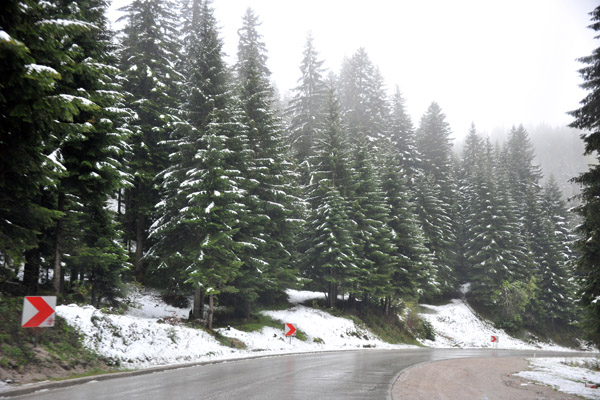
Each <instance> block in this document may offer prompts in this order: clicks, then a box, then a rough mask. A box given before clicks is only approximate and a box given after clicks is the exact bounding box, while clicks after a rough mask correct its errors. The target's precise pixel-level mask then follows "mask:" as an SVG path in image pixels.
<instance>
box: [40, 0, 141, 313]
mask: <svg viewBox="0 0 600 400" xmlns="http://www.w3.org/2000/svg"><path fill="white" fill-rule="evenodd" d="M105 8H106V4H105V2H104V1H101V0H81V1H77V2H71V1H60V2H55V3H53V4H52V5H51V6H50V8H49V9H50V10H51V16H50V18H47V19H44V20H43V21H41V23H40V24H39V29H40V31H41V32H42V36H44V37H45V40H46V41H47V42H48V43H50V44H51V45H52V46H55V48H56V49H58V50H59V51H60V53H61V55H62V57H61V58H60V59H57V60H54V61H53V62H50V63H49V66H50V67H52V68H54V69H55V70H56V71H58V72H59V73H60V75H61V80H60V81H58V82H57V85H56V86H55V88H54V89H55V91H54V95H53V96H52V99H56V101H57V102H58V103H57V105H58V104H60V103H62V104H63V109H62V112H63V113H62V114H61V115H60V117H59V118H57V119H55V120H53V121H52V124H53V125H52V126H51V127H50V129H52V131H53V132H54V135H55V138H54V139H55V140H54V141H51V142H50V144H49V145H50V146H52V147H53V148H54V154H55V155H56V158H57V159H59V160H60V161H61V164H62V165H63V167H64V170H63V171H62V173H61V176H60V178H59V181H58V184H57V186H56V190H55V191H54V192H53V193H51V196H52V199H51V200H50V201H51V202H52V203H53V206H54V207H55V208H56V210H57V211H58V212H60V213H61V214H62V217H60V218H59V219H58V220H57V222H56V225H55V228H54V230H53V232H51V233H49V235H50V236H51V237H52V241H53V247H54V249H53V270H54V291H55V293H59V292H61V291H62V289H63V280H64V276H65V271H64V270H63V263H65V265H66V267H67V268H68V269H69V275H70V276H71V280H72V281H73V280H74V279H75V278H76V277H78V278H81V277H82V276H85V277H87V280H88V282H89V283H90V284H91V286H92V302H93V303H94V304H99V303H100V301H101V300H102V299H103V298H108V299H113V298H114V297H115V296H116V294H117V292H116V290H117V289H118V283H119V279H120V270H121V269H122V268H123V266H124V262H125V257H124V256H125V255H124V251H123V248H122V247H121V246H120V245H119V244H118V243H117V242H116V240H115V239H116V236H117V232H116V230H115V229H114V226H112V224H111V223H110V221H112V219H113V218H112V215H111V214H112V212H111V211H109V210H108V209H107V206H106V203H107V201H108V199H109V197H110V196H111V195H112V194H113V193H115V192H116V190H117V189H118V188H119V187H120V186H121V185H122V183H123V178H124V174H123V166H122V165H121V163H120V162H119V160H120V159H121V155H122V152H123V149H124V147H125V146H126V145H125V143H124V138H125V136H126V135H127V134H128V133H129V131H128V130H127V129H126V128H125V125H124V122H125V120H126V119H127V118H128V117H129V115H130V114H129V112H128V111H127V110H126V109H125V108H124V107H123V103H122V93H121V88H120V86H118V84H117V83H116V82H117V79H116V77H117V72H118V70H117V68H116V67H115V65H116V59H115V57H114V55H113V53H114V51H113V50H114V49H113V45H112V43H111V33H110V32H109V31H108V28H107V21H106V17H105V16H104V11H105ZM88 229H89V230H90V232H94V231H95V232H94V234H89V233H86V230H88ZM90 253H92V254H95V255H96V256H95V257H91V258H89V257H88V258H86V257H85V256H86V255H88V254H90ZM64 254H68V256H64ZM81 259H85V262H80V260H81ZM109 276H110V277H112V279H108V277H109Z"/></svg>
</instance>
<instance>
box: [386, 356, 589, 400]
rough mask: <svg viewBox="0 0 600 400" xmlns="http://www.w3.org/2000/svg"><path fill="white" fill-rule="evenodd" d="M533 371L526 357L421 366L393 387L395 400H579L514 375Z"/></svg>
mask: <svg viewBox="0 0 600 400" xmlns="http://www.w3.org/2000/svg"><path fill="white" fill-rule="evenodd" d="M528 369H529V365H528V363H527V361H526V360H525V359H524V358H469V359H454V360H445V361H437V362H429V363H424V364H419V365H417V366H415V367H412V368H409V369H407V370H405V371H403V372H402V373H401V374H400V375H399V377H398V379H397V380H396V382H394V385H393V386H392V399H393V400H454V399H461V400H505V399H511V400H540V399H550V400H568V399H571V400H575V399H580V397H577V396H574V395H569V394H566V393H561V392H557V391H555V390H554V389H552V388H551V387H549V386H542V385H539V384H535V383H532V382H528V381H527V380H525V379H523V378H520V377H518V376H513V374H515V373H517V372H520V371H525V370H528Z"/></svg>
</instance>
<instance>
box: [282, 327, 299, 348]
mask: <svg viewBox="0 0 600 400" xmlns="http://www.w3.org/2000/svg"><path fill="white" fill-rule="evenodd" d="M283 329H284V331H285V336H287V337H289V338H290V344H291V343H292V336H296V327H295V326H294V324H289V323H286V324H284V325H283Z"/></svg>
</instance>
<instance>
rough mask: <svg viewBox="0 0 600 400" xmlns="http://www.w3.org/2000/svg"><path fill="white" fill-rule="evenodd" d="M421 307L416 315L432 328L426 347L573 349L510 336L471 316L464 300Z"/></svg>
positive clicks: (473, 314) (470, 310)
mask: <svg viewBox="0 0 600 400" xmlns="http://www.w3.org/2000/svg"><path fill="white" fill-rule="evenodd" d="M421 306H422V307H424V308H425V309H427V311H425V312H422V313H420V314H419V315H420V316H421V317H422V318H424V319H425V320H427V321H428V322H429V323H430V324H431V325H432V327H433V329H434V331H435V340H434V341H431V340H425V341H423V342H422V343H423V344H424V345H426V346H429V347H436V348H447V347H461V348H496V346H497V348H498V349H518V350H520V349H523V350H529V349H543V350H555V351H573V350H572V349H567V348H565V347H561V346H558V345H554V344H551V343H541V342H535V343H526V342H524V341H522V340H519V339H515V338H513V337H510V336H509V335H508V334H507V333H506V332H505V331H504V330H502V329H496V328H494V326H493V325H492V324H491V323H490V322H488V321H486V320H483V319H480V318H479V317H478V316H477V315H475V313H474V312H473V310H472V309H471V307H469V305H468V304H467V303H466V302H465V301H464V300H460V299H454V300H452V301H451V302H450V303H449V304H446V305H442V306H432V305H425V304H421ZM492 336H497V337H498V342H497V345H496V344H494V343H492Z"/></svg>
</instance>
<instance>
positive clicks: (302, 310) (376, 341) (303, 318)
mask: <svg viewBox="0 0 600 400" xmlns="http://www.w3.org/2000/svg"><path fill="white" fill-rule="evenodd" d="M262 313H263V314H265V315H268V316H269V317H271V318H273V319H277V320H280V321H283V322H285V323H292V324H294V326H296V328H297V329H300V330H301V331H302V332H304V333H305V334H306V336H307V337H308V343H304V345H308V346H310V347H311V348H312V349H313V350H315V344H318V347H317V348H316V349H327V350H335V349H347V348H365V347H376V348H407V347H411V346H398V345H391V344H389V343H386V342H384V341H383V340H381V339H380V338H379V337H377V336H376V335H374V334H373V333H371V332H370V331H369V330H367V329H365V328H362V327H361V326H359V325H357V324H355V323H354V322H353V321H351V320H349V319H346V318H341V317H335V316H333V315H331V314H329V313H327V312H325V311H321V310H317V309H314V308H309V307H304V306H300V305H297V306H295V307H293V308H290V309H288V310H282V311H263V312H262ZM282 329H283V326H282Z"/></svg>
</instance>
